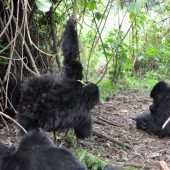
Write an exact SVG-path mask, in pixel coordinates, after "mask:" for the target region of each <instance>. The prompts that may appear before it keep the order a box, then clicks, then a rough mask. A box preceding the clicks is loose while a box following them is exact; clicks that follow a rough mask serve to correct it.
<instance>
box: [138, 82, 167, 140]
mask: <svg viewBox="0 0 170 170" xmlns="http://www.w3.org/2000/svg"><path fill="white" fill-rule="evenodd" d="M150 97H151V98H152V99H153V102H152V104H151V105H150V107H149V111H146V112H144V113H143V114H141V115H140V116H138V117H137V118H135V119H136V127H137V128H138V129H142V130H145V131H146V132H148V133H152V134H155V135H157V136H159V137H160V138H163V137H166V136H170V123H168V124H167V125H166V127H165V128H164V129H163V128H162V126H163V124H164V123H165V121H166V120H167V119H168V118H169V116H170V85H169V84H168V83H166V82H164V81H160V82H158V83H157V84H156V85H155V86H154V87H153V89H152V90H151V93H150Z"/></svg>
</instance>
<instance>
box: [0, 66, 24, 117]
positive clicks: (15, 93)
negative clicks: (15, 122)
mask: <svg viewBox="0 0 170 170" xmlns="http://www.w3.org/2000/svg"><path fill="white" fill-rule="evenodd" d="M5 74H6V70H5V69H3V70H0V106H1V107H0V111H1V112H4V113H5V114H7V115H9V116H10V117H13V118H14V117H15V115H16V113H15V111H16V110H17V106H18V104H19V101H20V97H21V91H20V90H21V81H20V79H19V77H17V76H16V75H14V74H11V73H10V74H9V79H7V80H6V81H5V82H4V83H3V80H4V76H5ZM6 91H7V95H6V94H5V93H6ZM6 97H8V99H6ZM6 101H7V105H6ZM10 103H11V104H10ZM11 105H12V106H11Z"/></svg>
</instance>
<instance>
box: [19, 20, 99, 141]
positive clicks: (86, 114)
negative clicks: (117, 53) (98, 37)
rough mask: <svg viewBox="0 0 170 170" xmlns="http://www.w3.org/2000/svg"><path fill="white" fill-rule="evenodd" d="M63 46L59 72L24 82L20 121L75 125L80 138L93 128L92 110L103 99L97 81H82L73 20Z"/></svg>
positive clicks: (28, 127) (27, 125)
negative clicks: (100, 97) (61, 67)
mask: <svg viewBox="0 0 170 170" xmlns="http://www.w3.org/2000/svg"><path fill="white" fill-rule="evenodd" d="M62 49H63V54H64V64H63V65H64V66H63V69H62V71H61V72H60V73H59V74H44V75H41V77H32V78H30V79H28V80H26V81H25V82H24V83H23V87H22V96H21V101H20V104H19V109H18V121H19V123H20V124H21V125H22V126H23V127H24V128H25V129H26V130H32V129H38V128H43V129H46V130H48V131H52V130H65V129H69V128H72V129H74V131H75V134H76V136H77V137H78V138H86V137H88V136H90V134H91V131H92V117H91V113H90V110H91V109H92V108H93V107H94V106H95V105H96V104H97V103H98V101H99V89H98V87H97V86H96V85H95V84H93V83H88V84H86V85H84V84H82V83H81V82H80V81H78V80H81V79H82V78H83V74H82V65H81V63H80V61H79V60H78V54H79V50H78V40H77V33H76V31H75V28H74V23H73V22H72V21H71V20H69V21H68V22H67V26H66V30H65V32H64V38H63V44H62Z"/></svg>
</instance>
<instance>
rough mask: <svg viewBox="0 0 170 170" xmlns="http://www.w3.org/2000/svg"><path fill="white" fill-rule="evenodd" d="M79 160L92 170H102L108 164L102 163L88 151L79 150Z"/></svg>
mask: <svg viewBox="0 0 170 170" xmlns="http://www.w3.org/2000/svg"><path fill="white" fill-rule="evenodd" d="M76 152H77V155H78V157H79V160H80V161H81V162H82V163H83V164H85V165H86V166H87V168H88V169H91V170H102V169H103V168H104V167H105V166H106V165H108V163H106V162H105V161H102V160H101V159H99V158H98V157H97V156H95V155H92V154H90V153H88V152H87V151H86V150H83V149H81V150H77V151H76Z"/></svg>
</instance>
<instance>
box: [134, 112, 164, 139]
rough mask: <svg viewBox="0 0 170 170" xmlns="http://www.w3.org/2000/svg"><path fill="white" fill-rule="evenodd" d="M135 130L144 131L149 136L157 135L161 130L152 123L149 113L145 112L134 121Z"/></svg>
mask: <svg viewBox="0 0 170 170" xmlns="http://www.w3.org/2000/svg"><path fill="white" fill-rule="evenodd" d="M134 120H135V121H136V128H137V129H141V130H144V131H146V132H147V133H149V134H155V135H158V136H159V134H160V133H161V131H162V129H161V128H159V127H158V126H157V125H156V124H155V123H154V121H153V118H152V116H151V113H150V111H145V112H143V113H142V114H140V115H139V116H137V117H136V118H135V119H134Z"/></svg>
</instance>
